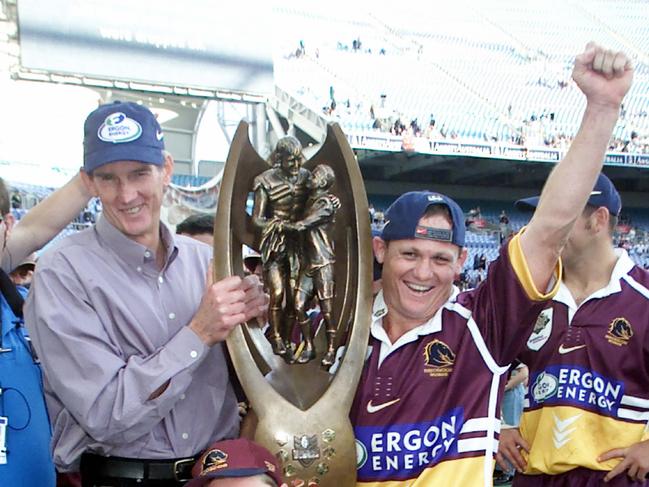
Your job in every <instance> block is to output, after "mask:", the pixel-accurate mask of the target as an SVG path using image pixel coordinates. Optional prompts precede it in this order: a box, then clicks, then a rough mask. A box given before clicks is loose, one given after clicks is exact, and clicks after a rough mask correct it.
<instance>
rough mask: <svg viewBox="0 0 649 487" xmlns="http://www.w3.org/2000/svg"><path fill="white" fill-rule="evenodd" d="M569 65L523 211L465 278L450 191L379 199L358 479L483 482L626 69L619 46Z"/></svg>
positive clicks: (372, 482) (459, 216) (595, 169)
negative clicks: (527, 213) (537, 193)
mask: <svg viewBox="0 0 649 487" xmlns="http://www.w3.org/2000/svg"><path fill="white" fill-rule="evenodd" d="M573 78H574V80H575V82H576V83H577V86H579V88H580V89H581V90H582V91H583V92H584V94H585V95H586V98H587V107H586V111H585V114H584V117H583V121H582V125H581V128H580V130H579V132H578V134H577V135H576V137H575V141H574V142H573V144H572V147H571V148H570V150H569V151H568V153H567V154H566V156H565V158H564V159H563V161H561V163H560V164H558V165H557V166H556V168H555V169H554V170H553V172H552V174H551V175H550V176H549V178H548V181H547V183H546V186H545V188H544V190H543V195H542V197H541V201H540V203H539V205H538V209H537V211H536V213H535V214H534V217H533V218H532V221H531V222H530V224H529V225H528V227H527V228H526V229H525V230H524V231H522V232H520V233H518V234H517V235H515V236H514V237H513V238H512V239H511V240H510V241H509V242H508V243H507V244H506V245H504V246H503V247H502V249H501V251H500V257H499V258H498V259H497V260H496V261H495V262H494V263H492V264H491V266H490V269H489V276H488V277H487V279H486V281H484V282H483V283H482V285H480V286H479V287H478V288H477V289H476V290H475V291H470V292H466V293H458V291H457V290H456V289H455V288H454V287H453V280H454V278H455V276H456V275H457V274H459V272H460V270H461V269H462V265H463V264H464V261H465V259H466V249H464V215H463V213H462V210H461V209H460V207H459V206H458V205H457V204H456V203H455V202H454V201H453V200H451V199H450V198H448V197H447V196H444V195H441V194H438V193H433V192H413V193H406V194H405V195H402V196H401V197H400V198H398V199H397V200H396V201H395V202H394V203H393V204H392V206H391V207H390V208H389V209H388V211H387V212H386V225H385V227H384V229H383V231H382V233H381V236H380V237H375V238H374V240H373V246H374V252H375V255H376V258H377V260H378V261H379V262H380V263H382V265H383V272H382V279H383V290H382V291H381V292H380V293H379V294H378V296H377V297H376V300H375V303H374V309H373V321H372V325H371V337H370V347H369V354H368V358H367V361H366V364H365V367H364V370H363V373H362V377H361V383H360V386H359V389H358V391H357V394H356V397H355V400H354V404H353V406H352V411H351V413H350V417H351V420H352V424H353V425H354V430H355V435H356V439H357V452H358V481H359V485H363V486H380V485H386V486H387V485H390V487H394V486H396V485H404V486H405V485H408V486H410V487H419V486H424V485H426V486H428V485H462V486H464V485H467V486H474V485H491V481H492V471H493V456H494V454H495V450H496V449H497V437H498V432H499V429H500V421H499V414H498V411H499V402H500V397H501V395H502V386H503V384H504V382H503V380H504V378H505V372H506V371H507V368H508V364H509V362H511V361H512V360H513V359H514V358H515V357H516V355H517V354H518V352H519V351H520V350H521V349H522V348H523V346H524V345H525V341H526V339H527V337H528V336H529V334H530V332H531V331H532V328H533V325H534V321H535V318H536V316H538V314H539V313H540V312H541V311H542V310H543V308H544V307H546V306H547V301H548V300H549V299H551V298H552V297H553V296H554V294H555V293H556V291H557V289H558V285H559V282H560V280H561V264H560V262H559V260H558V257H559V255H560V253H561V251H562V249H563V247H564V245H565V243H566V240H567V238H568V235H569V232H570V230H571V228H572V226H573V224H574V222H575V220H576V219H577V217H578V216H579V214H580V213H581V211H582V210H583V208H584V206H585V204H586V201H587V199H588V197H589V195H590V192H591V190H592V188H593V186H594V183H595V180H596V178H597V176H598V174H599V172H600V170H601V167H602V161H603V159H604V154H605V152H606V148H607V144H608V140H609V137H610V136H611V134H612V131H613V128H614V126H615V124H616V122H617V118H618V112H619V108H620V104H621V102H622V99H623V98H624V95H625V94H626V92H627V91H628V89H629V87H630V85H631V80H632V70H631V68H630V67H629V65H628V61H627V58H626V57H625V56H624V55H623V54H622V53H612V52H610V51H605V50H603V49H602V48H600V47H598V46H596V45H588V46H587V49H586V51H585V52H584V53H583V54H581V55H579V56H577V58H576V60H575V66H574V70H573ZM566 181H570V188H569V190H567V188H566V187H565V182H566Z"/></svg>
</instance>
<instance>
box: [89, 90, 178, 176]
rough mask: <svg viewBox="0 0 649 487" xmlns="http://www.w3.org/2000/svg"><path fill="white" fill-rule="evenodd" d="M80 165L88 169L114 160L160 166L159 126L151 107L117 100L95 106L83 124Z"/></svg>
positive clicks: (91, 169) (161, 139)
mask: <svg viewBox="0 0 649 487" xmlns="http://www.w3.org/2000/svg"><path fill="white" fill-rule="evenodd" d="M83 132H84V135H83V168H84V170H85V171H86V172H87V173H90V172H92V171H94V170H95V169H97V168H98V167H100V166H103V165H104V164H108V163H109V162H115V161H139V162H144V163H147V164H155V165H157V166H162V165H163V164H164V155H163V153H162V151H163V150H164V148H165V145H164V140H163V135H162V129H161V128H160V124H159V123H158V120H156V117H155V115H154V114H153V113H151V110H149V109H148V108H147V107H145V106H143V105H138V104H137V103H133V102H130V101H129V102H121V101H116V102H114V103H109V104H106V105H101V106H100V107H99V108H97V109H96V110H94V111H93V112H92V113H91V114H90V115H88V118H86V122H85V124H84V126H83Z"/></svg>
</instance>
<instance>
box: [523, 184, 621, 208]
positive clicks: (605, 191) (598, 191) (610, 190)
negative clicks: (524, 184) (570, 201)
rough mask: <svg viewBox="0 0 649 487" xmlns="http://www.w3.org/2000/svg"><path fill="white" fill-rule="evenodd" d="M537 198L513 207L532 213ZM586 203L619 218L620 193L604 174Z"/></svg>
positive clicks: (533, 197) (537, 201)
mask: <svg viewBox="0 0 649 487" xmlns="http://www.w3.org/2000/svg"><path fill="white" fill-rule="evenodd" d="M539 198H540V196H532V197H530V198H523V199H520V200H518V201H517V202H516V203H514V205H515V206H516V208H517V209H519V210H521V211H534V210H535V209H536V206H537V205H538V204H539ZM587 203H588V204H589V205H591V206H595V207H596V208H599V207H600V206H603V207H605V208H606V209H608V211H609V213H610V214H611V215H614V216H619V215H620V211H621V210H622V199H621V198H620V193H618V192H617V189H615V186H614V185H613V182H612V181H611V180H610V179H609V178H608V177H606V175H605V174H604V173H600V174H599V176H598V177H597V182H596V183H595V187H594V188H593V191H592V192H591V193H590V197H589V198H588V201H587Z"/></svg>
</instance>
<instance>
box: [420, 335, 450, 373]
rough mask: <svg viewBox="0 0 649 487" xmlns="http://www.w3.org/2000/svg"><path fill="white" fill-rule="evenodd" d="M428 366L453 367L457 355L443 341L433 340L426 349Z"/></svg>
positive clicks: (425, 355) (425, 354)
mask: <svg viewBox="0 0 649 487" xmlns="http://www.w3.org/2000/svg"><path fill="white" fill-rule="evenodd" d="M424 357H426V365H430V366H433V367H451V366H453V364H454V363H455V353H454V352H453V350H451V347H449V346H448V345H447V344H446V343H444V342H442V341H441V340H433V341H432V342H430V343H429V344H428V345H426V348H424Z"/></svg>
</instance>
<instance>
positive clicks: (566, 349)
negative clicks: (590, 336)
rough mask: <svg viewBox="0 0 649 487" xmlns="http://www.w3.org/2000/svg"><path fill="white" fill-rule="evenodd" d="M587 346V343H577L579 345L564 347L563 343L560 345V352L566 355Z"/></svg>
mask: <svg viewBox="0 0 649 487" xmlns="http://www.w3.org/2000/svg"><path fill="white" fill-rule="evenodd" d="M585 346H586V345H577V346H574V347H564V346H563V343H562V344H561V345H559V353H560V354H561V355H565V354H567V353H570V352H574V351H575V350H579V349H580V348H584V347H585Z"/></svg>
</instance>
